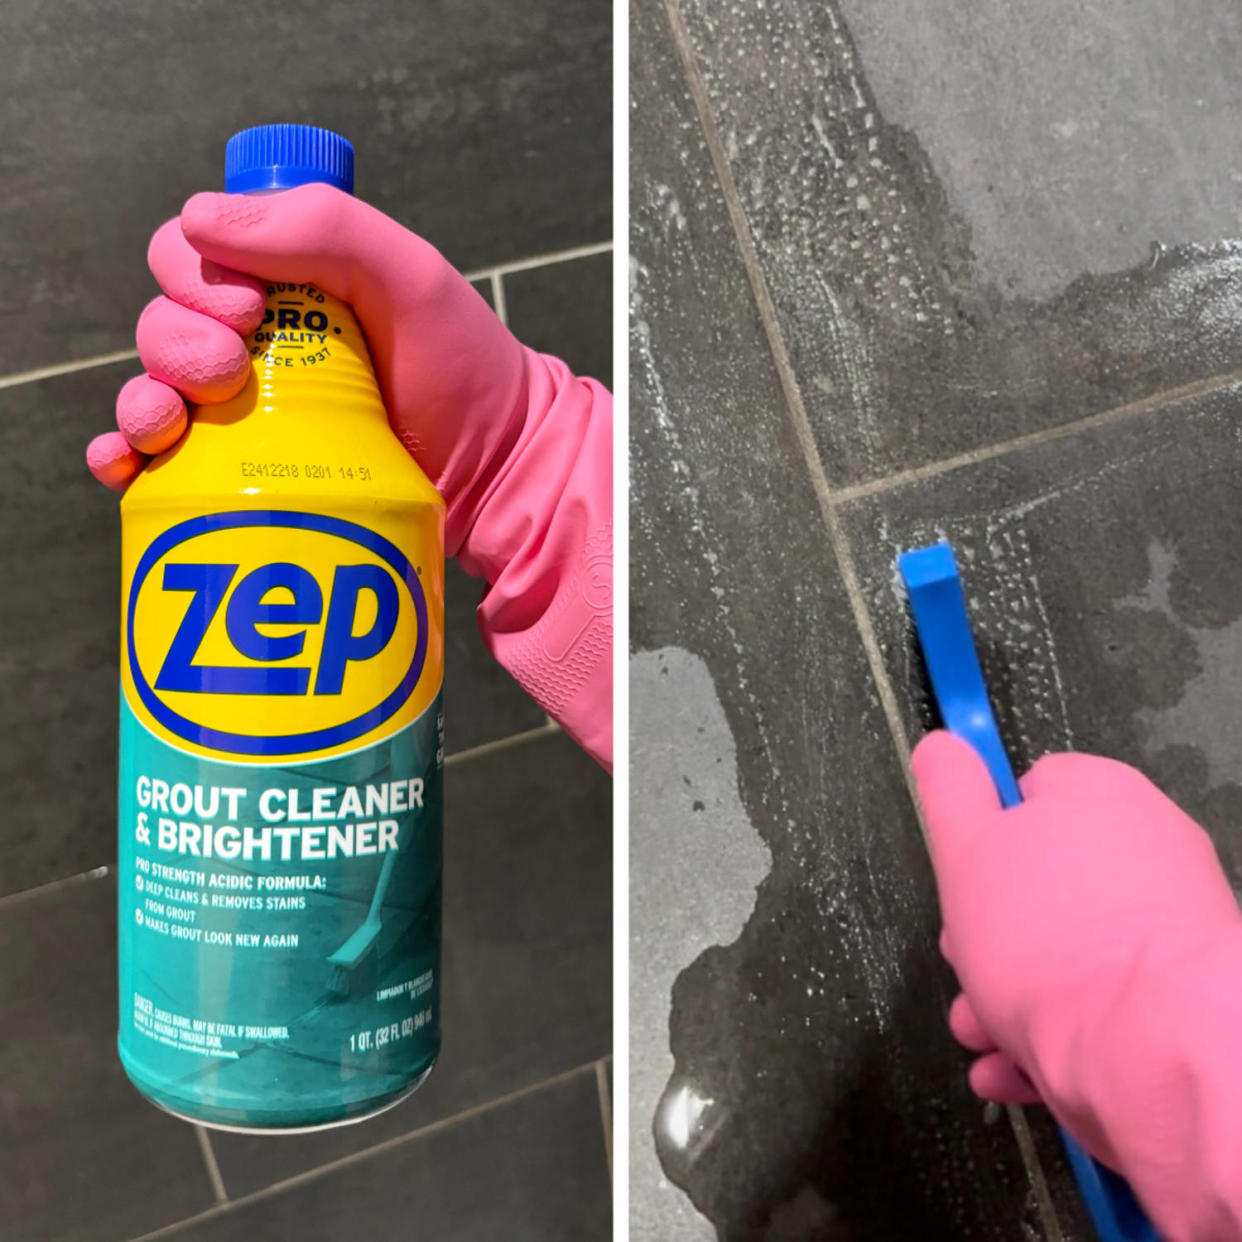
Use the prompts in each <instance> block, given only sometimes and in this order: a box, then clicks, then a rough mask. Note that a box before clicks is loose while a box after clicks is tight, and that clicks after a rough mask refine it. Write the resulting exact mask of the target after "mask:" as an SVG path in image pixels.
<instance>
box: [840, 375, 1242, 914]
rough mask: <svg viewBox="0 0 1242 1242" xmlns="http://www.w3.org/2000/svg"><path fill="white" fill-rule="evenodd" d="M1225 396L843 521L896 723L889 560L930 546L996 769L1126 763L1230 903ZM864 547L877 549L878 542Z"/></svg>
mask: <svg viewBox="0 0 1242 1242" xmlns="http://www.w3.org/2000/svg"><path fill="white" fill-rule="evenodd" d="M1240 417H1242V390H1240V389H1238V388H1235V389H1233V390H1231V391H1229V392H1224V393H1218V394H1216V395H1214V396H1212V397H1210V398H1200V399H1197V400H1193V401H1186V402H1183V403H1181V404H1179V405H1177V406H1174V407H1170V408H1167V409H1163V410H1160V411H1158V412H1155V413H1152V414H1149V415H1143V416H1140V417H1137V418H1135V419H1131V420H1129V421H1126V422H1124V423H1121V424H1118V425H1115V426H1112V427H1109V428H1107V429H1102V430H1099V431H1096V432H1092V433H1091V434H1088V435H1078V436H1075V437H1073V438H1071V439H1065V440H1058V441H1054V442H1052V443H1049V444H1045V445H1042V446H1040V447H1038V448H1033V449H1029V450H1026V451H1023V452H1020V453H1016V454H1014V455H1013V456H1010V457H1006V458H1005V459H1004V460H1003V461H1001V462H991V463H988V464H987V465H986V466H982V467H974V468H968V469H964V470H960V471H954V472H952V473H949V474H946V475H943V476H941V477H940V478H938V479H935V480H928V481H927V482H924V483H921V484H918V485H915V486H910V487H905V488H902V489H900V490H898V491H896V492H893V493H889V494H885V495H878V496H873V497H871V498H869V499H868V500H866V501H865V502H859V503H858V504H856V505H852V506H850V507H849V509H848V510H847V514H848V520H849V524H850V528H851V532H852V534H853V536H854V541H855V544H856V546H857V547H858V548H859V555H860V562H861V564H862V567H863V574H864V579H865V589H866V591H867V593H868V599H869V602H870V604H871V607H872V610H873V612H874V614H875V615H876V617H877V628H878V632H879V637H880V640H881V643H882V645H883V648H884V650H885V654H886V659H887V661H888V664H889V668H890V672H891V675H892V678H893V681H894V683H895V684H896V685H897V687H898V688H899V690H900V691H901V700H902V703H903V705H904V709H905V712H906V716H907V720H908V726H909V728H910V729H911V731H912V732H913V733H916V734H917V733H918V732H921V731H922V729H923V728H924V727H925V724H926V720H927V716H928V710H929V709H928V704H927V696H926V689H925V686H924V682H923V673H922V670H921V668H920V667H919V666H918V663H917V659H916V657H915V655H914V653H913V646H912V644H911V642H910V638H909V632H908V622H907V619H906V615H905V609H904V605H903V604H902V602H901V600H900V598H899V596H898V593H897V591H896V590H895V589H894V586H893V575H892V564H893V557H894V555H895V553H896V551H897V550H898V549H900V548H903V547H909V546H916V545H919V544H921V543H926V542H930V541H932V540H934V539H936V538H940V537H946V538H948V539H950V540H951V541H952V542H953V543H954V545H955V546H956V547H957V548H958V549H959V562H960V566H961V570H962V574H963V578H964V581H965V584H966V588H967V592H968V596H969V600H970V604H971V607H972V613H973V617H974V622H975V625H976V627H977V628H978V631H979V634H980V648H981V656H982V660H983V663H984V666H985V672H986V674H987V676H988V681H989V686H990V688H991V690H992V693H993V696H994V698H995V699H996V703H997V710H998V713H999V715H1000V717H1001V720H1002V727H1003V730H1004V732H1005V736H1006V739H1007V741H1008V743H1009V745H1010V747H1011V750H1012V751H1013V754H1014V759H1015V763H1016V764H1017V765H1018V766H1019V767H1024V766H1026V765H1027V764H1029V763H1030V762H1031V761H1032V760H1033V759H1035V758H1037V757H1038V756H1039V755H1041V754H1043V753H1044V752H1045V751H1048V750H1054V749H1065V748H1067V747H1074V748H1077V749H1081V750H1087V751H1095V752H1098V753H1102V754H1106V755H1111V756H1113V757H1114V758H1118V759H1124V760H1126V761H1127V762H1130V763H1134V764H1137V765H1138V766H1139V767H1141V768H1142V769H1143V770H1144V771H1146V772H1148V773H1149V774H1150V775H1151V776H1152V778H1153V779H1154V780H1156V781H1157V783H1159V784H1160V785H1162V786H1163V788H1164V789H1165V790H1166V791H1167V792H1168V793H1169V794H1171V795H1172V796H1173V797H1174V798H1175V799H1176V800H1177V801H1178V802H1179V803H1181V805H1182V806H1184V807H1185V808H1186V809H1187V810H1188V811H1189V812H1190V813H1191V814H1192V815H1194V816H1196V817H1197V818H1199V819H1200V820H1201V822H1203V823H1205V825H1207V826H1208V827H1209V828H1210V829H1211V830H1212V831H1213V834H1214V836H1215V838H1216V841H1217V844H1218V846H1219V847H1220V849H1221V851H1222V853H1223V855H1224V857H1225V859H1226V863H1227V866H1228V867H1229V869H1230V873H1231V876H1232V878H1233V882H1234V884H1235V886H1236V887H1238V888H1239V890H1240V891H1242V870H1239V867H1240V866H1242V853H1240V852H1239V841H1238V833H1237V826H1238V824H1239V822H1242V759H1240V758H1239V754H1238V747H1237V745H1236V742H1237V736H1238V725H1237V722H1238V719H1239V716H1240V715H1242V546H1240V544H1239V539H1238V535H1239V526H1238V517H1237V501H1238V478H1239V471H1240V470H1242V446H1240V445H1239V440H1238V425H1239V418H1240ZM877 532H879V537H877V534H876V533H877Z"/></svg>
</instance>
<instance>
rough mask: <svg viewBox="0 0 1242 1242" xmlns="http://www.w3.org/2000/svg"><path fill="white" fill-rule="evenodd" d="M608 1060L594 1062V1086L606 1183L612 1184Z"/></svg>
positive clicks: (601, 1059)
mask: <svg viewBox="0 0 1242 1242" xmlns="http://www.w3.org/2000/svg"><path fill="white" fill-rule="evenodd" d="M607 1066H608V1058H607V1057H601V1058H600V1059H599V1060H598V1061H596V1062H595V1086H596V1088H597V1089H598V1091H599V1118H600V1121H601V1122H602V1123H603V1126H604V1156H605V1157H606V1158H607V1160H608V1183H609V1185H611V1184H612V1101H611V1100H610V1099H609V1098H608V1068H607Z"/></svg>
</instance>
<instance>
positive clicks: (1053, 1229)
mask: <svg viewBox="0 0 1242 1242" xmlns="http://www.w3.org/2000/svg"><path fill="white" fill-rule="evenodd" d="M664 8H665V12H666V14H667V16H668V21H669V26H670V28H671V32H672V37H673V44H674V47H675V49H676V52H677V56H678V59H679V60H680V61H681V66H682V72H683V74H684V76H685V80H686V85H687V88H688V89H689V92H690V96H691V99H692V101H693V104H694V108H695V112H696V113H697V115H698V120H699V127H700V130H701V132H702V136H703V141H704V143H705V145H706V147H707V150H708V154H709V156H710V157H711V161H712V166H713V168H714V170H715V174H716V179H717V182H718V183H719V186H720V191H721V197H722V199H723V201H724V205H725V209H726V211H727V213H728V216H729V222H730V225H731V227H732V230H733V234H734V239H735V241H736V244H737V248H738V254H739V257H740V259H741V261H742V265H743V268H744V269H745V272H746V276H747V280H748V282H749V284H750V288H751V293H752V296H753V297H754V300H755V306H756V310H757V312H758V315H759V319H760V322H761V324H762V326H763V330H764V334H765V336H766V338H767V341H768V347H769V349H770V350H771V353H772V360H773V364H774V365H775V368H776V373H777V378H778V381H779V383H780V387H781V393H782V396H783V398H784V407H785V412H786V415H787V418H788V420H789V425H790V429H791V430H792V431H793V433H794V436H795V438H796V439H797V441H798V444H799V447H800V448H801V450H802V454H803V458H804V460H805V463H806V467H807V472H808V475H809V478H810V483H811V486H812V488H813V490H814V492H815V496H816V500H817V502H818V505H819V510H820V516H821V519H822V521H823V524H824V529H825V532H826V534H827V536H828V541H829V543H830V545H831V547H832V551H833V554H834V557H835V559H836V562H837V567H838V569H839V570H840V572H841V577H842V580H843V583H844V586H845V591H846V596H847V598H848V601H849V605H850V611H851V612H852V614H853V617H854V623H855V625H856V626H857V628H858V632H859V637H860V638H861V640H862V644H863V649H864V652H865V654H866V657H867V664H868V666H869V668H870V671H871V676H872V680H873V681H874V683H875V687H876V691H877V693H878V695H879V699H880V705H881V708H882V710H883V712H884V716H885V719H886V721H887V724H888V729H889V733H890V735H891V739H892V742H893V746H894V748H895V749H896V751H897V756H898V760H899V762H900V763H901V767H902V773H903V776H904V779H905V782H906V787H907V791H908V792H909V795H910V799H911V802H912V803H913V805H914V807H915V809H916V813H917V814H918V816H919V826H920V828H921V829H923V832H924V838H926V829H925V828H924V826H923V822H922V813H921V811H920V810H919V808H918V798H917V796H916V793H915V790H914V787H913V783H912V781H911V777H910V766H909V758H910V741H909V738H908V737H907V736H906V731H905V725H904V724H903V722H902V719H901V713H900V709H899V707H898V703H897V694H896V691H895V689H894V687H893V684H892V682H891V681H890V679H889V677H888V672H887V670H886V668H885V667H884V661H883V656H882V655H881V653H880V647H879V643H878V641H877V639H876V634H875V627H874V624H873V621H872V618H871V614H870V612H869V610H868V608H867V604H866V600H865V599H864V597H863V594H862V590H861V587H860V586H859V581H858V573H857V569H856V566H855V563H854V555H853V551H852V549H851V547H850V544H849V539H848V537H847V535H846V532H845V528H844V525H843V523H842V521H841V519H840V517H839V515H838V513H837V508H836V504H835V500H834V496H833V492H832V488H831V487H830V485H829V483H828V476H827V473H826V472H825V470H824V465H823V462H822V460H821V459H820V456H819V449H818V446H817V445H816V443H815V438H814V434H813V432H812V430H811V423H810V419H809V417H808V416H807V412H806V406H805V404H804V403H803V400H802V392H801V389H800V388H799V386H798V381H797V378H796V376H795V373H794V369H793V365H792V363H791V361H790V358H789V351H788V348H787V346H786V343H785V339H784V334H783V333H782V332H781V328H780V322H779V320H778V318H777V314H776V307H775V304H774V303H773V301H772V295H771V292H770V291H769V289H768V285H767V279H766V277H765V276H764V273H763V267H762V265H761V264H760V262H759V256H758V252H757V250H756V248H755V244H754V241H753V240H752V238H751V233H750V226H749V222H748V221H747V219H746V212H745V209H744V208H743V206H742V199H741V195H740V194H739V193H738V189H737V185H736V183H735V181H734V180H733V171H732V168H731V167H730V165H729V161H728V157H727V156H726V154H725V151H724V147H723V144H722V143H721V140H720V134H719V131H718V130H717V128H716V123H715V118H714V116H713V113H712V109H711V103H710V99H709V97H708V93H707V88H706V85H705V84H704V81H703V78H702V75H701V73H700V72H699V69H698V65H697V63H696V61H695V54H694V50H693V47H692V45H691V43H690V38H689V35H688V32H687V30H686V27H685V23H684V21H683V20H682V16H681V10H680V5H679V0H664ZM1009 1117H1010V1123H1011V1126H1012V1129H1013V1134H1014V1138H1015V1141H1016V1142H1017V1144H1018V1149H1019V1153H1020V1155H1021V1157H1022V1161H1023V1165H1024V1166H1025V1168H1026V1173H1027V1178H1028V1181H1029V1182H1030V1186H1031V1189H1032V1191H1033V1193H1034V1195H1035V1200H1036V1204H1037V1206H1038V1210H1039V1216H1040V1222H1041V1224H1042V1226H1043V1230H1044V1237H1045V1242H1064V1235H1063V1234H1062V1231H1061V1227H1060V1224H1059V1222H1058V1220H1057V1216H1056V1211H1055V1209H1054V1207H1053V1204H1052V1197H1051V1195H1050V1194H1049V1192H1048V1185H1047V1179H1046V1178H1045V1176H1044V1171H1043V1168H1042V1166H1041V1164H1040V1161H1039V1156H1038V1153H1037V1152H1036V1151H1035V1147H1034V1143H1033V1141H1032V1139H1031V1135H1030V1131H1029V1129H1028V1127H1027V1124H1026V1118H1025V1115H1024V1114H1023V1113H1022V1112H1021V1110H1020V1109H1016V1108H1014V1109H1010V1110H1009Z"/></svg>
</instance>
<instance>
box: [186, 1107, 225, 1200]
mask: <svg viewBox="0 0 1242 1242" xmlns="http://www.w3.org/2000/svg"><path fill="white" fill-rule="evenodd" d="M194 1132H195V1134H196V1135H197V1136H198V1149H199V1151H201V1152H202V1153H203V1163H204V1164H205V1165H206V1166H207V1177H208V1178H209V1179H210V1181H211V1189H212V1190H213V1191H214V1192H215V1196H216V1202H217V1203H227V1202H228V1201H229V1195H228V1191H227V1190H225V1189H224V1178H223V1177H221V1176H220V1166H219V1164H217V1163H216V1153H215V1149H214V1148H213V1147H212V1145H211V1135H210V1134H208V1133H207V1128H206V1126H195V1127H194Z"/></svg>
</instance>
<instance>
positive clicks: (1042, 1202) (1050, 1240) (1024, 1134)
mask: <svg viewBox="0 0 1242 1242" xmlns="http://www.w3.org/2000/svg"><path fill="white" fill-rule="evenodd" d="M1005 1111H1006V1112H1007V1113H1008V1114H1009V1124H1010V1126H1011V1127H1012V1129H1013V1134H1014V1138H1016V1139H1017V1140H1018V1154H1019V1155H1021V1157H1022V1164H1023V1166H1024V1167H1025V1169H1026V1179H1027V1181H1028V1182H1030V1184H1031V1191H1032V1193H1033V1194H1034V1195H1035V1207H1036V1209H1037V1210H1038V1212H1039V1223H1040V1224H1041V1225H1042V1226H1043V1228H1044V1238H1045V1240H1046V1242H1065V1234H1064V1233H1063V1232H1062V1230H1061V1222H1060V1221H1059V1220H1058V1219H1057V1210H1056V1208H1055V1207H1054V1206H1053V1203H1052V1192H1051V1191H1049V1189H1048V1179H1047V1178H1046V1177H1045V1176H1044V1166H1043V1163H1042V1161H1041V1160H1040V1158H1039V1152H1038V1151H1036V1150H1035V1139H1034V1138H1033V1137H1032V1135H1031V1127H1030V1126H1029V1125H1028V1124H1027V1120H1026V1113H1024V1112H1023V1111H1022V1109H1021V1108H1019V1107H1018V1105H1017V1104H1010V1105H1009V1106H1008V1107H1007V1108H1006V1110H1005Z"/></svg>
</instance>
